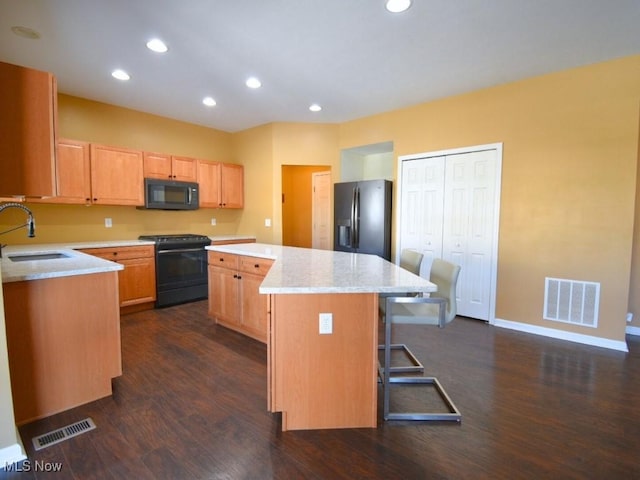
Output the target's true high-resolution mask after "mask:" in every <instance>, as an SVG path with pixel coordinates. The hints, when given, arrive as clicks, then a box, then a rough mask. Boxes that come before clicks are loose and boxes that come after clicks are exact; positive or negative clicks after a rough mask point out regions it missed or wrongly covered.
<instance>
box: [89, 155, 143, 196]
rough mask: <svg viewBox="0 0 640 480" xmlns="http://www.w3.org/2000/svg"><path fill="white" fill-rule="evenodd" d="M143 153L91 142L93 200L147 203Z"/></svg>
mask: <svg viewBox="0 0 640 480" xmlns="http://www.w3.org/2000/svg"><path fill="white" fill-rule="evenodd" d="M143 182H144V177H143V168H142V152H141V151H140V150H130V149H127V148H117V147H108V146H104V145H94V144H92V145H91V193H92V202H93V203H94V204H98V205H144V186H143Z"/></svg>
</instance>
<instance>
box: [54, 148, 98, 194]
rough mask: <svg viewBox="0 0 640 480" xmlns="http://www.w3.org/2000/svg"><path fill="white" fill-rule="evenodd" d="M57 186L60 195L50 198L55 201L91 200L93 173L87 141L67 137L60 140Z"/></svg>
mask: <svg viewBox="0 0 640 480" xmlns="http://www.w3.org/2000/svg"><path fill="white" fill-rule="evenodd" d="M56 187H57V188H56V189H57V193H58V195H57V197H55V198H52V199H50V200H51V201H52V202H54V203H79V204H85V203H89V202H91V173H90V161H89V144H88V143H87V142H78V141H75V140H66V139H61V140H60V141H59V142H58V160H57V162H56Z"/></svg>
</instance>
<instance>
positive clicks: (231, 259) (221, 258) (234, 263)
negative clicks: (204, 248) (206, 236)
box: [209, 252, 238, 270]
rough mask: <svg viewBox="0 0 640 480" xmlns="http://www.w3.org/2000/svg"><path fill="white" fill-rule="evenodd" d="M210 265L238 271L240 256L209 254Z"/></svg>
mask: <svg viewBox="0 0 640 480" xmlns="http://www.w3.org/2000/svg"><path fill="white" fill-rule="evenodd" d="M209 265H212V266H215V267H223V268H230V269H232V270H237V269H238V255H234V254H232V253H223V252H209Z"/></svg>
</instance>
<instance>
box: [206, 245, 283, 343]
mask: <svg viewBox="0 0 640 480" xmlns="http://www.w3.org/2000/svg"><path fill="white" fill-rule="evenodd" d="M272 264H273V260H270V259H265V258H258V257H250V256H245V255H233V254H228V253H222V252H209V315H211V316H212V317H214V318H215V319H216V323H219V324H220V325H224V326H225V327H229V328H231V329H233V330H236V331H238V332H240V333H243V334H245V335H247V336H249V337H251V338H255V339H256V340H259V341H261V342H263V343H266V342H267V332H268V314H267V310H268V308H267V302H268V297H267V296H266V295H261V294H260V293H259V291H258V289H259V288H260V284H261V283H262V280H263V279H264V276H265V275H266V274H267V272H268V271H269V269H270V268H271V265H272Z"/></svg>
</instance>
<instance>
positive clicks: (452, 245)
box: [442, 150, 497, 320]
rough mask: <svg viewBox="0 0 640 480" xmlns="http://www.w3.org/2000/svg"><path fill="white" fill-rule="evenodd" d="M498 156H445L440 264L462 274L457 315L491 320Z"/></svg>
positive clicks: (491, 152) (487, 153)
mask: <svg viewBox="0 0 640 480" xmlns="http://www.w3.org/2000/svg"><path fill="white" fill-rule="evenodd" d="M496 167H497V159H496V151H495V150H486V151H480V152H472V153H462V154H457V155H448V156H447V158H446V173H445V182H444V190H445V193H444V219H445V221H444V224H443V241H442V258H444V259H445V260H449V261H451V262H453V263H457V264H458V265H460V266H461V267H462V268H461V270H460V277H459V278H458V298H457V303H458V314H459V315H463V316H466V317H472V318H478V319H481V320H489V317H490V313H491V311H490V308H491V273H492V270H491V269H492V263H493V262H492V254H493V249H494V248H493V247H494V242H495V241H496V239H495V238H494V236H495V234H494V230H495V228H494V227H495V224H494V216H495V212H496V183H497V182H496Z"/></svg>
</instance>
